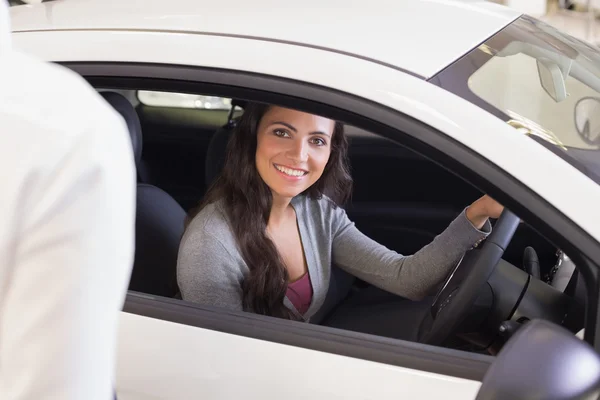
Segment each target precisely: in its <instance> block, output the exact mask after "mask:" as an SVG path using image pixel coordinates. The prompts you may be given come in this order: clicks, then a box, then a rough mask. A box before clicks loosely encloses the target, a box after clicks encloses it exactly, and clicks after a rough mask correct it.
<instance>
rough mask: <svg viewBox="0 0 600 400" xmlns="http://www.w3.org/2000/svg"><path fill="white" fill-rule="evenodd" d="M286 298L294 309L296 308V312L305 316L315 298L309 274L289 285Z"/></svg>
mask: <svg viewBox="0 0 600 400" xmlns="http://www.w3.org/2000/svg"><path fill="white" fill-rule="evenodd" d="M286 296H287V298H288V299H289V300H290V301H291V302H292V304H293V305H294V307H296V310H298V312H299V313H300V314H302V315H304V313H305V312H306V311H307V310H308V307H309V306H310V302H311V301H312V297H313V289H312V284H311V282H310V275H309V273H308V272H307V273H305V274H304V275H303V276H302V278H300V279H298V280H297V281H295V282H292V283H288V287H287V293H286Z"/></svg>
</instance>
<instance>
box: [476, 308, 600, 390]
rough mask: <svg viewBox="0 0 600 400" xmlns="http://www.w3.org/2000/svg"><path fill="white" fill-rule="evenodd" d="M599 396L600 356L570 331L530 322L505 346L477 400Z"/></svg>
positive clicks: (484, 382) (485, 380)
mask: <svg viewBox="0 0 600 400" xmlns="http://www.w3.org/2000/svg"><path fill="white" fill-rule="evenodd" d="M598 395H600V355H598V353H597V352H596V351H595V350H594V349H593V348H592V347H591V346H590V345H589V344H588V343H586V342H584V341H583V340H580V339H579V338H577V337H576V336H575V335H574V334H573V333H571V332H569V331H568V330H566V329H564V328H562V327H560V326H558V325H555V324H553V323H551V322H548V321H544V320H532V321H530V322H528V323H526V324H525V325H524V326H523V327H521V328H520V329H519V330H518V331H517V333H515V335H514V336H513V337H512V338H511V339H510V340H509V341H508V342H507V343H506V345H504V348H503V349H502V350H501V351H500V353H499V354H498V357H497V358H496V360H495V361H494V363H493V364H492V366H491V367H490V369H489V370H488V372H487V373H486V375H485V377H484V379H483V383H482V385H481V388H480V390H479V393H478V394H477V399H476V400H506V399H511V400H521V399H522V400H525V399H547V400H563V399H564V400H566V399H569V400H584V399H585V400H591V399H597V398H598Z"/></svg>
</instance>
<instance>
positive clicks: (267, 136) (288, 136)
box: [256, 107, 335, 199]
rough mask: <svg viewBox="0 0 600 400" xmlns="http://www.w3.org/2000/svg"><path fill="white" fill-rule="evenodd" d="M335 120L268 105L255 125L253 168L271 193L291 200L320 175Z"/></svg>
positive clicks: (327, 153) (327, 152)
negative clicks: (254, 159)
mask: <svg viewBox="0 0 600 400" xmlns="http://www.w3.org/2000/svg"><path fill="white" fill-rule="evenodd" d="M334 127H335V121H333V120H330V119H327V118H323V117H319V116H317V115H313V114H306V113H303V112H300V111H295V110H290V109H287V108H281V107H271V108H270V109H269V110H268V111H267V112H266V113H265V115H264V116H263V117H262V119H261V121H260V123H259V125H258V133H257V146H256V169H257V170H258V173H259V174H260V177H261V178H262V179H263V181H264V182H265V183H266V184H267V185H268V186H269V187H270V188H271V191H272V192H273V196H279V197H281V198H286V199H291V198H292V197H294V196H297V195H298V194H300V193H302V192H303V191H305V190H306V189H307V188H309V187H310V186H311V185H312V184H314V183H315V182H316V181H317V180H318V179H319V178H320V177H321V175H322V174H323V170H324V169H325V165H327V161H328V160H329V155H330V154H331V139H332V135H333V129H334Z"/></svg>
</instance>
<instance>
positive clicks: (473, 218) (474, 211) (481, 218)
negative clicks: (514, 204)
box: [466, 194, 504, 229]
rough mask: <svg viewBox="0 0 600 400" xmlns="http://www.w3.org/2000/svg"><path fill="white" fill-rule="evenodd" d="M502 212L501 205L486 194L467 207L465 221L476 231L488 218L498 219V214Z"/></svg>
mask: <svg viewBox="0 0 600 400" xmlns="http://www.w3.org/2000/svg"><path fill="white" fill-rule="evenodd" d="M503 210H504V206H503V205H501V204H500V203H498V202H497V201H496V200H494V199H492V198H491V197H490V196H488V195H487V194H486V195H484V196H482V197H480V198H479V199H477V200H475V201H474V202H473V204H471V205H470V206H469V207H467V211H466V214H467V219H468V220H469V221H470V222H471V223H472V224H473V226H474V227H476V228H477V229H481V228H483V225H484V224H485V222H486V221H487V220H488V218H494V219H495V218H498V217H500V214H502V211H503Z"/></svg>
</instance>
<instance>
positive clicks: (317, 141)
mask: <svg viewBox="0 0 600 400" xmlns="http://www.w3.org/2000/svg"><path fill="white" fill-rule="evenodd" d="M312 143H313V144H316V145H317V146H325V145H326V144H327V143H326V142H325V141H324V140H323V139H321V138H314V139H312Z"/></svg>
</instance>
